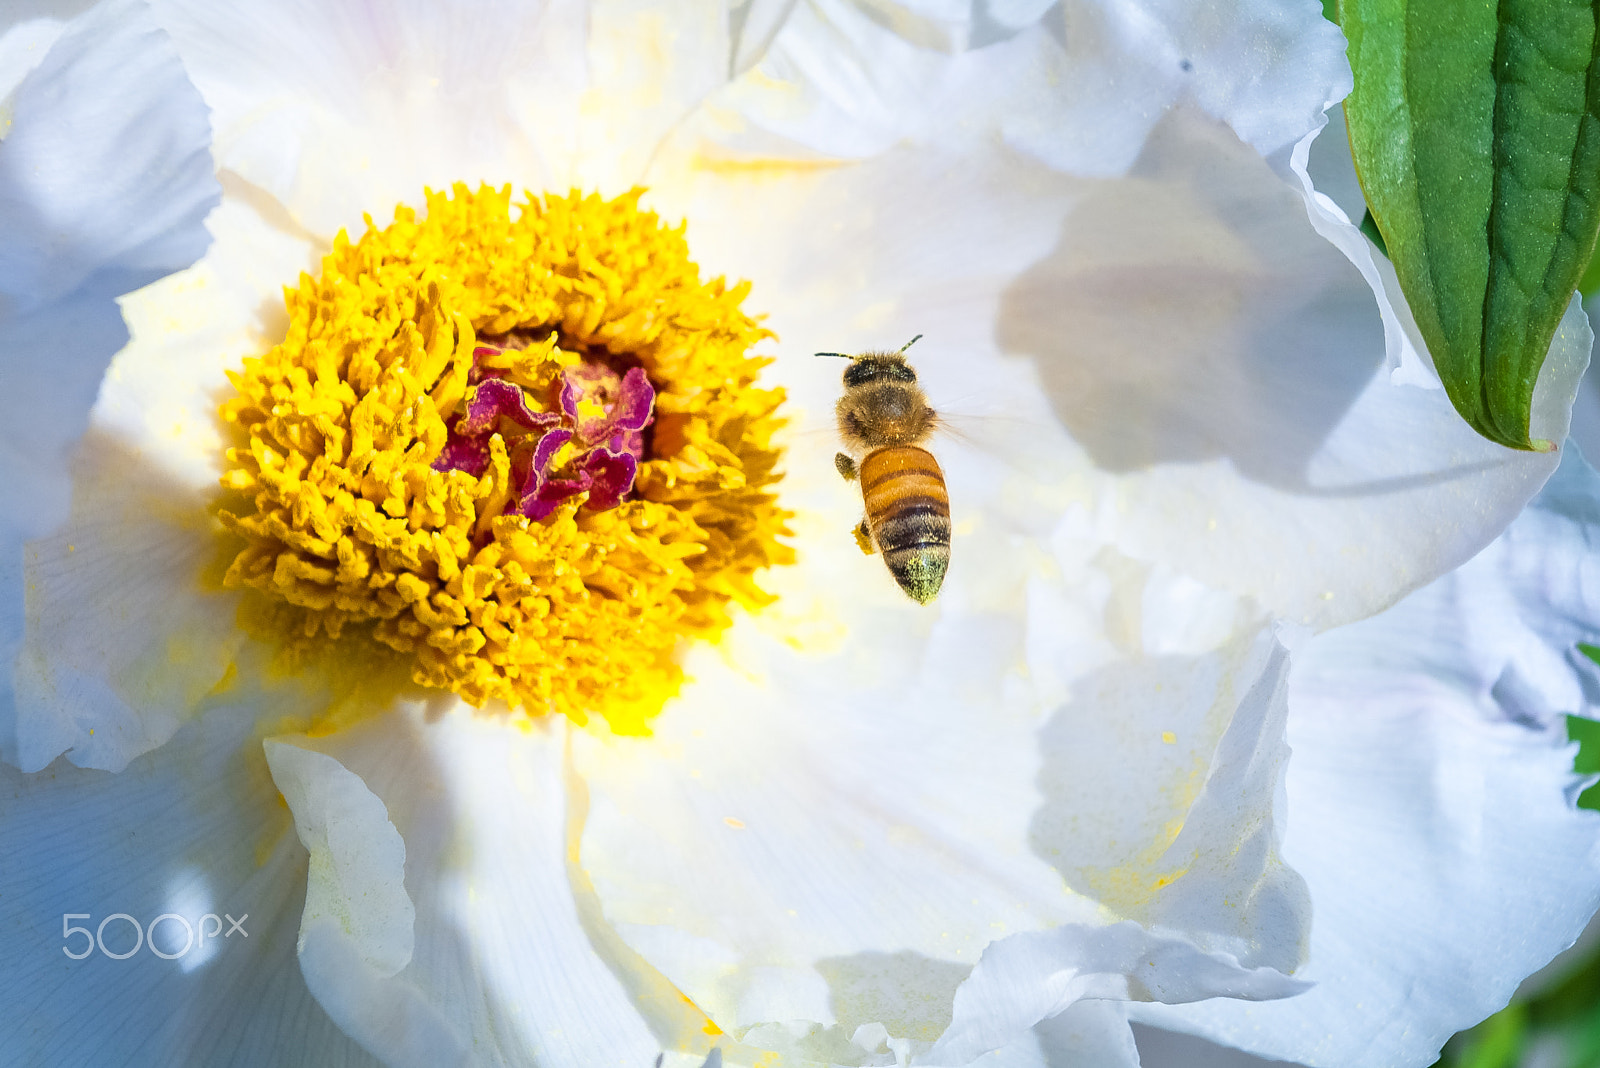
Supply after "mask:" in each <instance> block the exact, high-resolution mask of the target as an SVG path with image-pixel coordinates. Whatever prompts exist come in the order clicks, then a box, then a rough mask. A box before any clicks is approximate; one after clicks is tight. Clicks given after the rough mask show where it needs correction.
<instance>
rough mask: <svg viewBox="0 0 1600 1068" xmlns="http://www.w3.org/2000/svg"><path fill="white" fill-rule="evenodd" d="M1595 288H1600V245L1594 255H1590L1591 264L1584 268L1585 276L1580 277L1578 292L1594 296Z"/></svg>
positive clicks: (1596, 247)
mask: <svg viewBox="0 0 1600 1068" xmlns="http://www.w3.org/2000/svg"><path fill="white" fill-rule="evenodd" d="M1595 290H1600V245H1597V246H1595V250H1594V255H1593V256H1590V257H1589V266H1588V267H1586V268H1585V269H1584V272H1583V277H1582V278H1580V279H1578V292H1579V293H1582V294H1583V295H1584V297H1585V298H1588V297H1592V296H1594V294H1595Z"/></svg>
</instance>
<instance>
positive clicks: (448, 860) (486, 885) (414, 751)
mask: <svg viewBox="0 0 1600 1068" xmlns="http://www.w3.org/2000/svg"><path fill="white" fill-rule="evenodd" d="M430 720H431V722H424V720H423V718H422V717H421V716H420V715H413V714H405V713H396V714H394V715H391V716H389V717H385V718H383V719H380V720H376V721H373V722H371V723H369V724H367V725H365V726H363V727H361V728H358V729H355V730H351V731H346V732H341V733H340V734H338V735H334V736H332V737H329V738H324V739H317V740H303V739H302V740H299V743H300V744H306V745H316V746H318V747H319V748H322V749H324V750H326V751H328V752H330V753H332V754H333V755H335V756H336V757H337V758H338V760H339V762H340V764H341V765H342V766H343V767H345V768H348V769H349V770H350V771H351V772H354V773H356V774H359V775H360V776H361V778H362V781H363V782H364V789H367V790H370V791H371V792H372V794H373V795H374V796H375V797H376V798H378V799H380V800H381V801H382V803H383V805H384V806H385V807H386V809H387V812H388V818H389V819H390V820H392V821H393V823H394V826H395V827H396V828H398V830H399V833H400V834H401V836H402V837H403V838H404V840H405V855H406V871H407V875H406V891H407V894H408V896H409V898H410V899H411V901H413V902H414V903H415V908H416V925H415V931H416V946H415V951H414V953H413V954H412V957H411V961H410V963H409V965H407V967H406V968H405V969H404V970H402V971H401V972H400V973H399V974H398V975H397V976H396V977H395V980H394V981H395V982H403V983H405V984H408V985H409V986H410V987H412V988H413V989H415V990H416V991H417V992H419V994H420V996H421V997H422V998H424V999H425V1000H426V1001H427V1003H428V1004H429V1005H430V1006H431V1007H432V1010H433V1011H435V1012H437V1013H439V1014H440V1015H441V1016H442V1017H443V1018H444V1019H445V1020H447V1021H448V1023H449V1026H450V1027H451V1028H453V1029H454V1031H455V1032H456V1033H457V1034H459V1035H462V1036H471V1041H472V1043H473V1052H474V1055H475V1056H476V1057H478V1058H479V1059H480V1060H481V1061H483V1062H484V1063H488V1064H506V1065H521V1064H529V1063H533V1064H539V1065H541V1066H548V1068H567V1066H570V1068H590V1066H593V1065H600V1064H619V1065H645V1066H648V1065H650V1064H651V1063H652V1062H653V1061H654V1060H655V1057H656V1055H657V1054H658V1053H659V1052H661V1051H662V1050H663V1049H667V1050H679V1051H682V1052H685V1053H687V1054H696V1055H697V1056H696V1057H695V1059H694V1060H692V1061H690V1060H689V1059H688V1057H687V1056H686V1057H685V1059H684V1061H683V1062H682V1063H683V1064H684V1065H689V1064H693V1065H698V1064H699V1063H700V1058H703V1057H704V1056H705V1053H706V1051H707V1049H708V1048H709V1039H708V1034H710V1033H714V1031H713V1032H708V1031H707V1030H706V1024H707V1020H706V1017H705V1016H704V1015H703V1014H701V1013H699V1012H698V1011H696V1010H695V1009H694V1007H693V1005H691V1004H689V1003H687V1002H686V1001H685V1000H684V999H683V996H682V995H681V994H679V993H678V991H677V990H675V989H674V988H673V987H672V986H671V985H670V984H669V983H667V982H666V981H665V980H663V979H661V977H660V976H659V975H658V974H656V973H654V972H653V971H651V970H650V969H648V968H647V967H644V968H643V969H642V970H640V967H639V962H637V959H636V958H634V957H633V956H632V955H631V954H628V953H627V952H626V948H625V947H623V946H622V944H621V942H620V940H618V939H617V938H616V936H615V934H613V933H610V932H609V927H608V924H607V921H606V918H605V916H604V915H603V914H602V913H601V911H600V907H599V904H598V902H597V901H596V900H595V899H594V896H593V891H592V890H587V889H586V888H585V885H584V883H585V881H586V880H585V877H584V875H583V872H582V869H581V868H578V867H577V866H576V861H575V856H574V847H573V841H572V835H573V834H574V833H575V832H574V829H573V822H574V821H581V819H582V810H581V806H582V804H583V802H582V795H583V788H582V785H581V784H580V783H577V782H575V781H572V780H570V779H569V778H568V776H567V775H566V773H565V772H564V771H563V768H562V762H563V755H562V753H563V748H564V741H563V738H564V734H565V731H564V730H563V729H562V728H561V727H560V726H559V725H558V724H547V725H541V726H540V727H538V728H536V729H534V730H533V731H531V732H525V731H522V730H519V729H517V728H514V727H511V726H508V725H506V724H504V723H501V722H498V721H494V720H489V719H479V718H474V717H473V716H472V715H471V714H470V712H469V711H468V710H466V709H464V708H461V709H458V710H457V711H455V712H453V713H450V714H446V715H444V716H442V717H438V716H434V717H430ZM574 791H576V792H574ZM574 806H577V808H576V810H575V809H574ZM320 994H321V992H320V991H319V996H320ZM340 996H341V997H343V998H345V999H347V1000H353V999H355V998H359V997H361V996H363V991H362V990H361V988H360V987H359V986H356V987H350V988H347V989H345V990H343V991H342V993H341V994H340ZM695 1044H698V1046H697V1048H696V1045H695Z"/></svg>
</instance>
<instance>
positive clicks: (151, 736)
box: [0, 433, 245, 771]
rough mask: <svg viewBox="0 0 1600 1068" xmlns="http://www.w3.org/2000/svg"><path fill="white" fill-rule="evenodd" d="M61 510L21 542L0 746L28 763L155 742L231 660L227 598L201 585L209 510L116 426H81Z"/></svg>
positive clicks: (83, 760)
mask: <svg viewBox="0 0 1600 1068" xmlns="http://www.w3.org/2000/svg"><path fill="white" fill-rule="evenodd" d="M74 469H75V479H74V483H73V511H72V516H71V518H70V519H69V520H68V521H67V523H66V524H65V525H64V526H63V527H62V528H61V529H60V530H58V531H56V532H55V533H53V534H51V535H50V536H49V537H46V538H41V539H39V540H37V541H34V542H31V543H30V544H29V545H28V547H27V550H26V560H25V570H24V574H25V575H26V578H27V583H28V589H27V633H26V635H25V640H24V642H23V645H22V649H21V653H20V655H19V656H18V658H17V677H16V703H15V710H16V711H15V719H14V721H13V722H10V723H7V722H5V718H6V717H3V716H0V727H3V728H4V735H3V737H0V756H3V757H4V758H5V759H6V760H8V761H11V762H13V763H17V764H18V765H19V766H21V767H22V768H24V769H25V770H30V771H33V770H38V769H39V768H42V767H44V766H45V765H46V764H48V763H50V761H52V760H54V759H55V758H56V756H58V755H59V754H61V753H62V752H66V753H67V754H68V759H69V760H71V761H72V762H73V763H74V764H77V765H79V766H80V767H99V768H105V769H107V770H111V771H116V770H120V769H121V768H122V767H123V766H124V765H126V764H127V762H128V761H129V760H131V759H132V758H133V757H136V756H138V755H139V754H140V753H143V752H145V751H147V750H149V749H152V748H155V747H156V746H159V745H161V744H162V743H163V742H165V741H166V740H167V739H168V738H169V737H171V735H172V733H173V731H175V730H176V729H177V728H178V726H179V725H180V724H181V723H183V722H184V720H185V719H187V718H188V717H189V716H192V715H193V714H194V713H195V712H196V711H197V710H198V709H199V708H200V707H201V704H202V702H204V701H205V700H206V699H207V698H208V696H209V695H211V694H212V693H213V692H214V691H215V690H216V689H217V688H218V687H219V685H221V684H222V683H223V682H224V681H225V680H226V679H228V678H229V677H230V673H231V671H232V670H233V664H234V659H235V657H236V656H237V655H239V653H240V651H241V649H242V648H243V646H244V644H245V637H244V635H243V633H242V632H241V631H240V630H239V629H238V627H237V626H236V625H235V623H234V611H235V598H234V597H233V596H232V595H230V594H225V593H222V592H220V591H212V590H208V589H206V588H205V581H206V571H207V568H208V566H209V565H211V564H213V563H214V562H215V561H214V555H215V553H216V551H217V547H216V541H215V535H214V533H213V530H212V524H213V520H212V519H211V518H210V517H209V516H208V515H206V513H205V511H204V510H203V506H202V502H201V501H199V500H198V499H196V497H195V495H194V494H193V492H192V491H191V490H189V489H188V488H187V487H183V486H178V485H174V484H173V483H172V482H171V481H170V480H169V479H167V478H166V477H165V475H164V474H163V473H162V472H160V471H159V470H157V469H155V468H154V467H152V466H151V465H149V464H146V463H143V462H141V457H140V455H139V454H138V453H137V452H136V451H135V450H132V449H130V448H128V447H127V446H126V445H124V444H122V443H121V442H119V441H117V440H116V439H114V438H111V437H108V436H106V435H103V434H99V433H90V434H89V435H87V436H85V438H84V439H83V441H82V442H81V443H80V445H79V450H78V455H77V457H76V458H75V461H74Z"/></svg>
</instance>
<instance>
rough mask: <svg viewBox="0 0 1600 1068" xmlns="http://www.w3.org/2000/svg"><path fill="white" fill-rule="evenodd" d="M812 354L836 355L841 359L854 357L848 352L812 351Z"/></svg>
mask: <svg viewBox="0 0 1600 1068" xmlns="http://www.w3.org/2000/svg"><path fill="white" fill-rule="evenodd" d="M812 355H814V356H837V357H839V358H840V359H841V360H853V359H855V357H854V356H852V355H850V354H849V353H848V352H816V353H812Z"/></svg>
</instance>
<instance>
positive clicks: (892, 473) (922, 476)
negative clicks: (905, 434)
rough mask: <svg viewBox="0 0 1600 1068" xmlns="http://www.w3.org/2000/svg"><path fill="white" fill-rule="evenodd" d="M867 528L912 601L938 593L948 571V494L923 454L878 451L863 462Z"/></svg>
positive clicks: (911, 449) (920, 451)
mask: <svg viewBox="0 0 1600 1068" xmlns="http://www.w3.org/2000/svg"><path fill="white" fill-rule="evenodd" d="M861 496H862V498H863V500H864V501H865V502H866V506H867V527H868V529H870V530H871V531H872V540H873V541H874V542H876V543H877V546H878V551H879V552H881V553H883V562H884V563H886V564H888V565H889V573H890V574H892V575H893V576H894V580H895V581H896V582H898V583H899V584H900V588H901V589H902V590H905V591H906V593H908V594H910V595H911V597H912V599H913V600H916V601H918V602H920V603H922V604H927V603H928V602H929V601H931V600H933V598H934V597H935V596H936V595H937V594H938V592H939V587H940V585H941V584H943V582H944V573H945V569H946V568H947V567H949V566H950V494H949V493H948V492H947V491H946V490H945V488H944V472H943V471H941V470H940V469H939V461H937V460H935V459H934V458H933V454H932V453H930V452H928V451H927V450H926V449H918V448H915V447H913V446H901V447H898V448H893V449H878V450H877V451H876V452H870V453H868V454H867V457H866V459H864V460H862V461H861Z"/></svg>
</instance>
